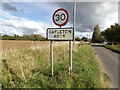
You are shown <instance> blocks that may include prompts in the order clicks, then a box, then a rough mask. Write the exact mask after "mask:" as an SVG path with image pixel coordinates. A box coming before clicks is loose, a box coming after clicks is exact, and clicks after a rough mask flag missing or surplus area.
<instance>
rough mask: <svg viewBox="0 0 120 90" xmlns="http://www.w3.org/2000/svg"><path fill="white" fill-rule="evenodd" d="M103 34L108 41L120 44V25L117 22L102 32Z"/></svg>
mask: <svg viewBox="0 0 120 90" xmlns="http://www.w3.org/2000/svg"><path fill="white" fill-rule="evenodd" d="M102 35H103V36H104V37H105V38H106V40H107V41H109V42H113V43H114V44H120V25H119V24H117V23H115V25H111V26H110V28H107V29H106V30H105V31H103V32H102Z"/></svg>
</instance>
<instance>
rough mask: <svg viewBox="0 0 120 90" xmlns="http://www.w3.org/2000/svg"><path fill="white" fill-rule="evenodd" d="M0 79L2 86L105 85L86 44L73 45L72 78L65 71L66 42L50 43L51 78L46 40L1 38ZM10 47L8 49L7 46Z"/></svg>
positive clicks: (66, 59) (67, 57) (103, 78)
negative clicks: (52, 67) (3, 39)
mask: <svg viewBox="0 0 120 90" xmlns="http://www.w3.org/2000/svg"><path fill="white" fill-rule="evenodd" d="M2 42H3V43H2V45H3V52H2V64H1V66H2V67H1V68H2V72H1V76H2V77H1V80H2V84H3V87H4V88H106V86H107V85H106V77H105V76H104V74H103V73H102V72H101V71H100V68H99V65H98V62H97V61H96V57H95V54H94V51H93V49H92V48H91V46H90V45H82V46H79V45H78V44H79V43H76V45H75V51H74V52H73V72H72V77H70V76H69V74H68V69H69V48H68V45H69V44H68V42H54V53H53V54H54V76H53V77H51V68H50V59H49V58H50V57H49V55H50V53H49V52H50V49H49V42H47V41H45V42H44V41H43V42H41V41H37V42H36V41H35V42H32V41H2ZM9 47H11V48H9Z"/></svg>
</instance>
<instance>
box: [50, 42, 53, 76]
mask: <svg viewBox="0 0 120 90" xmlns="http://www.w3.org/2000/svg"><path fill="white" fill-rule="evenodd" d="M50 61H51V70H52V72H51V73H52V76H53V41H50Z"/></svg>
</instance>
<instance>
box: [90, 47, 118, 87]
mask: <svg viewBox="0 0 120 90" xmlns="http://www.w3.org/2000/svg"><path fill="white" fill-rule="evenodd" d="M92 47H93V49H94V50H95V52H96V54H97V56H98V59H99V62H100V63H101V64H102V67H103V68H104V72H105V73H106V74H107V76H109V79H110V81H111V86H110V87H111V88H118V55H119V54H118V53H115V52H112V51H111V50H108V49H106V48H104V47H101V46H99V45H92Z"/></svg>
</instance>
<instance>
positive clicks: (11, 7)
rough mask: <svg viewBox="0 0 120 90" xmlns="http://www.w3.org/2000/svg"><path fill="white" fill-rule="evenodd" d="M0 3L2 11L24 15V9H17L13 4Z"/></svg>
mask: <svg viewBox="0 0 120 90" xmlns="http://www.w3.org/2000/svg"><path fill="white" fill-rule="evenodd" d="M1 3H2V4H1V6H2V9H3V11H10V12H11V11H12V12H20V13H24V9H18V8H17V7H16V3H15V2H1Z"/></svg>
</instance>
